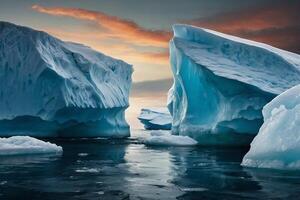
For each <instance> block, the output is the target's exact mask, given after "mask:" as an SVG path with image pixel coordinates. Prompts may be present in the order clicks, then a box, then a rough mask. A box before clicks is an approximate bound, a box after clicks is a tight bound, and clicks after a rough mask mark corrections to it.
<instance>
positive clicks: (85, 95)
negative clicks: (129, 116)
mask: <svg viewBox="0 0 300 200" xmlns="http://www.w3.org/2000/svg"><path fill="white" fill-rule="evenodd" d="M132 72H133V69H132V66H131V65H129V64H127V63H125V62H123V61H121V60H117V59H114V58H111V57H108V56H106V55H104V54H101V53H99V52H96V51H94V50H93V49H91V48H89V47H87V46H84V45H81V44H75V43H71V42H64V41H61V40H59V39H57V38H54V37H52V36H50V35H49V34H47V33H45V32H41V31H36V30H33V29H30V28H26V27H21V26H17V25H14V24H11V23H7V22H0V110H1V112H0V120H1V121H0V135H2V136H10V135H30V136H38V137H58V136H59V137H82V136H84V137H98V136H101V137H102V136H104V137H110V136H113V137H124V136H128V135H129V125H128V124H127V123H126V121H125V118H124V111H125V109H126V108H127V107H128V105H129V104H128V95H129V90H130V86H131V74H132Z"/></svg>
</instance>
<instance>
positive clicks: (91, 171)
mask: <svg viewBox="0 0 300 200" xmlns="http://www.w3.org/2000/svg"><path fill="white" fill-rule="evenodd" d="M75 171H76V172H77V173H99V172H100V171H101V170H100V169H98V168H87V167H83V168H81V169H76V170H75Z"/></svg>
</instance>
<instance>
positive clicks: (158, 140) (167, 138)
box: [144, 131, 197, 146]
mask: <svg viewBox="0 0 300 200" xmlns="http://www.w3.org/2000/svg"><path fill="white" fill-rule="evenodd" d="M144 143H145V144H146V145H148V146H195V145H197V141H195V140H194V139H193V138H190V137H188V136H180V135H172V134H171V133H170V131H152V132H151V133H150V136H148V137H147V138H146V139H145V140H144Z"/></svg>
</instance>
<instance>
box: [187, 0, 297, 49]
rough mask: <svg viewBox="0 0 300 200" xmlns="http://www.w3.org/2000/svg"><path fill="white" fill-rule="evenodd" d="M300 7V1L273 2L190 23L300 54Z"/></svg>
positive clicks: (190, 22)
mask: <svg viewBox="0 0 300 200" xmlns="http://www.w3.org/2000/svg"><path fill="white" fill-rule="evenodd" d="M299 8H300V2H299V1H290V2H289V3H283V2H282V1H274V2H272V4H266V5H264V6H261V7H253V8H247V9H245V10H239V11H235V12H230V13H223V14H219V15H216V16H212V17H209V18H202V19H196V20H192V21H189V22H187V23H189V24H193V25H196V26H201V27H205V28H209V29H213V30H217V31H220V32H224V33H229V34H233V35H237V36H241V37H244V38H248V39H252V40H256V41H259V42H265V43H268V44H271V45H274V46H277V47H279V48H284V49H287V50H290V51H295V52H300V39H299V35H300V18H299V17H300V14H299Z"/></svg>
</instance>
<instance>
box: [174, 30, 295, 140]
mask: <svg viewBox="0 0 300 200" xmlns="http://www.w3.org/2000/svg"><path fill="white" fill-rule="evenodd" d="M173 29H174V37H173V39H172V40H171V41H170V61H171V66H172V71H173V78H174V84H173V86H172V88H171V89H170V91H169V97H168V107H169V110H170V112H171V114H172V116H173V122H172V131H173V133H175V134H180V135H188V136H191V137H193V138H194V139H196V140H197V141H198V143H199V144H237V145H242V144H249V143H250V142H251V140H252V139H253V137H254V136H255V134H257V132H258V130H259V127H260V126H261V125H262V123H263V117H262V113H261V110H262V108H263V106H264V105H265V104H267V103H268V102H270V101H271V100H272V99H273V98H274V97H275V96H277V95H278V94H280V93H282V92H283V91H285V90H287V89H289V88H291V87H293V86H295V85H297V84H299V83H300V56H299V55H298V54H295V53H291V52H287V51H284V50H280V49H277V48H275V47H272V46H269V45H267V44H263V43H258V42H254V41H250V40H246V39H242V38H238V37H234V36H230V35H226V34H223V33H219V32H216V31H212V30H208V29H202V28H197V27H194V26H188V25H174V26H173Z"/></svg>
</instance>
